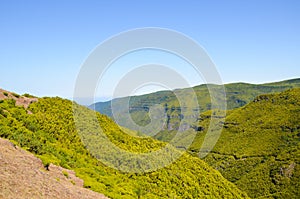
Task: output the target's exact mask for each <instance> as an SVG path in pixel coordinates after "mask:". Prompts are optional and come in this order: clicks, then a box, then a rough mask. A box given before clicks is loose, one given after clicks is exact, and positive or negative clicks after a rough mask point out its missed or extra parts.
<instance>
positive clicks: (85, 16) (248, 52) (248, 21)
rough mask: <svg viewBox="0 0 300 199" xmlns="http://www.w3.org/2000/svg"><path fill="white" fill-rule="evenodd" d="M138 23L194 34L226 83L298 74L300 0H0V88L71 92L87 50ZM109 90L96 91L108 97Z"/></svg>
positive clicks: (42, 93)
mask: <svg viewBox="0 0 300 199" xmlns="http://www.w3.org/2000/svg"><path fill="white" fill-rule="evenodd" d="M142 27H162V28H169V29H173V30H176V31H179V32H182V33H183V34H185V35H187V36H189V37H191V38H193V39H194V40H196V41H197V42H198V43H199V44H200V45H201V46H203V48H204V49H205V50H206V51H207V53H208V54H209V56H210V57H211V59H212V60H213V61H214V63H215V64H216V66H217V69H218V71H219V73H220V76H221V78H222V80H223V82H224V83H228V82H237V81H242V82H249V83H263V82H271V81H278V80H284V79H290V78H296V77H300V36H299V35H300V1H298V0H295V1H291V0H282V1H280V0H245V1H241V0H236V1H232V0H225V1H223V0H220V1H215V0H207V1H202V0H186V1H175V0H163V1H162V0H152V1H138V0H136V1H133V0H131V1H130V0H127V1H122V0H119V1H116V0H109V1H102V0H99V1H98V0H94V1H92V0H51V1H50V0H48V1H47V0H45V1H39V0H26V1H23V0H19V1H16V0H0V67H1V77H0V87H2V88H4V89H7V90H10V91H14V92H17V93H20V94H22V93H31V94H34V95H37V96H61V97H65V98H71V97H72V96H73V90H74V84H75V81H76V77H77V75H78V72H79V70H80V67H81V65H82V63H83V62H84V60H85V59H86V58H87V57H88V55H89V53H90V52H91V51H92V50H93V49H94V48H95V47H96V46H97V45H98V44H100V43H101V42H103V41H104V40H105V39H107V38H109V37H111V36H113V35H115V34H118V33H120V32H122V31H126V30H129V29H133V28H142ZM177 67H178V68H180V66H177ZM113 75H114V74H113V73H112V74H111V77H113ZM197 81H198V80H195V81H194V82H193V81H192V84H197V83H198V82H197ZM199 83H201V82H199ZM109 89H110V88H109V87H107V88H106V90H104V91H103V92H99V93H98V94H97V95H98V97H100V98H106V97H109V95H110V93H109V92H108V90H109Z"/></svg>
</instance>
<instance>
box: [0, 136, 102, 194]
mask: <svg viewBox="0 0 300 199" xmlns="http://www.w3.org/2000/svg"><path fill="white" fill-rule="evenodd" d="M0 181H1V183H0V198H3V199H16V198H23V199H25V198H31V199H35V198H37V199H38V198H57V199H58V198H61V199H67V198H69V199H84V198H95V199H96V198H98V199H104V198H106V197H105V196H104V195H102V194H99V193H96V192H93V191H91V190H88V189H85V188H83V181H82V180H81V179H79V178H77V177H76V176H75V175H74V172H72V171H70V170H67V169H63V168H61V167H57V166H54V165H50V166H49V167H48V170H46V169H45V168H44V165H43V164H42V161H41V160H39V159H38V158H36V157H34V156H33V155H32V154H30V153H29V152H26V151H24V150H22V149H20V148H19V147H17V146H15V145H14V144H13V143H11V142H9V141H8V140H4V139H1V138H0Z"/></svg>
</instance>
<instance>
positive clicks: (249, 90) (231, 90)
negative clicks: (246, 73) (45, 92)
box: [90, 79, 300, 140]
mask: <svg viewBox="0 0 300 199" xmlns="http://www.w3.org/2000/svg"><path fill="white" fill-rule="evenodd" d="M210 87H211V88H220V86H217V85H210ZM295 87H300V79H293V80H287V81H282V82H276V83H269V84H260V85H256V84H246V83H233V84H226V85H225V91H226V103H227V109H228V110H231V109H234V108H238V107H241V106H244V105H246V104H247V103H249V102H251V101H252V100H253V99H254V98H255V97H256V96H258V95H261V94H267V93H274V92H281V91H284V90H287V89H290V88H295ZM192 89H193V90H192ZM192 89H191V88H187V89H177V90H175V91H160V92H156V93H151V94H146V95H141V96H132V97H125V98H118V99H114V100H112V101H108V102H99V103H95V104H93V105H91V106H90V108H92V109H94V110H96V111H99V112H100V113H102V114H105V115H108V116H109V117H111V118H113V116H112V115H113V114H112V109H111V104H112V103H113V106H114V118H116V117H118V118H120V119H119V120H118V121H117V122H118V124H120V125H121V126H124V127H127V128H130V129H134V130H137V131H139V130H140V129H139V128H138V127H136V126H135V125H132V123H130V122H129V121H128V118H126V117H125V116H126V113H127V111H128V109H127V108H126V105H127V103H128V102H129V112H130V116H131V118H132V120H133V121H134V122H135V123H137V124H138V125H141V126H145V125H147V124H149V123H150V122H154V121H151V119H150V117H149V110H150V108H151V107H152V106H153V105H156V104H159V105H161V106H162V107H164V108H165V114H166V119H165V120H166V122H165V125H164V127H163V129H162V130H163V131H167V132H170V131H177V130H179V131H185V130H187V129H189V128H191V129H193V127H194V126H195V125H194V121H195V120H196V119H197V118H198V115H199V112H204V111H207V110H211V108H212V107H211V106H212V102H211V96H210V94H211V93H210V92H209V90H208V88H207V85H200V86H195V87H193V88H192ZM176 92H177V93H181V94H182V96H184V98H183V100H179V99H178V98H177V97H176ZM191 92H195V93H196V95H197V98H198V104H199V106H197V107H194V105H192V104H191V102H190V98H191V96H192V95H191ZM224 100H225V98H224ZM179 101H181V102H182V104H179ZM183 118H194V120H191V122H189V121H188V122H187V125H185V126H184V128H180V127H179V126H180V125H179V124H180V122H181V120H182V119H183ZM141 131H142V133H145V134H147V135H151V134H150V133H151V132H152V131H150V133H149V132H148V131H146V130H145V129H144V131H143V130H141ZM171 133H172V132H171ZM160 134H161V133H160ZM164 136H166V137H170V135H164ZM164 136H162V135H158V136H156V137H157V138H162V137H164ZM162 140H164V139H163V138H162Z"/></svg>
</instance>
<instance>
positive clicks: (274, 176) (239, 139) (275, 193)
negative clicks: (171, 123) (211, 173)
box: [189, 89, 300, 198]
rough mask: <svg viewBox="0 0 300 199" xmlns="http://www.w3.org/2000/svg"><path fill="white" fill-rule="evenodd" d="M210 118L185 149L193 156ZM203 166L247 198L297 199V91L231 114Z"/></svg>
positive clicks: (207, 117) (299, 132)
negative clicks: (228, 182)
mask: <svg viewBox="0 0 300 199" xmlns="http://www.w3.org/2000/svg"><path fill="white" fill-rule="evenodd" d="M215 115H218V114H217V111H216V114H215ZM210 117H211V113H210V112H207V113H206V114H203V115H202V116H201V121H200V122H199V127H201V129H202V130H203V131H201V132H199V133H198V134H197V136H196V139H195V140H194V143H193V144H192V146H191V147H190V149H189V150H190V152H191V153H194V155H197V154H198V152H199V149H200V146H201V144H202V142H203V139H204V136H205V134H206V129H207V126H208V123H209V120H210ZM216 128H219V127H218V126H217V127H216ZM204 160H205V161H206V162H207V163H209V164H210V165H211V166H213V167H214V168H215V169H217V170H219V171H220V172H221V173H222V174H223V176H224V177H225V178H227V179H228V180H230V181H231V182H233V183H235V184H236V185H237V186H238V187H239V188H240V189H242V190H244V191H246V192H247V193H248V194H249V196H250V197H253V198H300V89H292V90H288V91H285V92H282V93H278V94H268V95H260V96H258V97H256V98H255V99H254V101H253V102H251V103H249V104H248V105H246V106H244V107H241V108H238V109H235V110H232V111H230V112H229V113H228V116H227V117H226V122H225V124H224V129H223V132H222V135H221V137H220V138H219V140H218V142H217V144H216V146H215V147H214V149H213V151H212V152H211V153H210V154H209V155H208V156H207V157H205V159H204Z"/></svg>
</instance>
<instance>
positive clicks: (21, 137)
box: [0, 97, 247, 198]
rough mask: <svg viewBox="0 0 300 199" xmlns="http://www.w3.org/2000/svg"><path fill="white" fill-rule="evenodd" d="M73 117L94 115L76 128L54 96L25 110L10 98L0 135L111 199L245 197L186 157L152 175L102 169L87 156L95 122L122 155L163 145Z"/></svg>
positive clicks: (2, 107)
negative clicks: (73, 175) (118, 148)
mask: <svg viewBox="0 0 300 199" xmlns="http://www.w3.org/2000/svg"><path fill="white" fill-rule="evenodd" d="M75 114H83V116H84V115H85V114H96V118H97V120H96V121H92V122H91V121H90V120H87V123H84V122H81V123H79V125H78V124H77V126H76V125H75V123H74V115H73V104H72V102H71V101H69V100H64V99H61V98H58V97H56V98H47V97H46V98H41V99H39V100H38V102H34V103H32V104H31V105H30V106H29V108H28V109H25V108H24V107H19V106H15V101H14V100H12V99H6V100H2V101H1V103H0V136H1V137H3V138H7V139H9V140H11V141H13V142H14V143H15V144H17V145H19V146H21V147H23V148H25V149H27V150H28V151H30V152H32V153H34V154H35V155H36V156H38V157H39V158H41V159H42V161H43V163H44V164H45V166H46V167H47V166H48V165H49V164H50V163H54V164H57V165H60V166H62V167H65V168H68V169H72V170H74V171H75V172H76V175H77V176H79V177H80V178H82V179H83V180H84V185H85V187H87V188H91V189H92V190H94V191H98V192H101V193H103V194H105V195H107V196H108V197H111V198H247V195H246V194H245V193H243V192H241V191H240V190H239V189H238V188H236V186H235V185H234V184H232V183H231V182H229V181H227V180H226V179H224V178H223V177H222V176H221V174H220V173H219V172H218V171H215V170H214V169H212V168H211V167H209V166H208V165H207V164H206V163H205V162H203V161H202V160H200V159H198V158H196V157H192V156H190V155H188V154H183V155H182V156H181V157H180V158H179V159H178V160H177V161H176V162H175V163H173V164H171V165H168V166H167V167H165V168H163V169H159V170H157V171H154V172H147V173H141V174H134V173H121V172H120V171H118V170H115V169H112V168H110V167H107V166H105V165H104V164H103V163H101V162H100V161H98V160H97V159H96V158H95V156H97V155H101V153H99V151H97V150H95V151H96V153H95V151H93V149H95V147H97V145H96V142H95V140H97V130H98V129H97V128H98V127H97V126H98V125H96V123H98V124H100V126H101V128H102V130H103V133H104V134H105V135H106V136H107V137H108V138H109V139H110V140H111V142H113V143H114V144H115V145H117V146H119V147H120V148H123V149H124V150H127V151H132V152H147V151H151V150H156V149H157V148H159V147H162V146H165V143H162V142H159V141H155V140H153V139H152V138H149V137H137V136H134V135H135V133H130V134H131V135H128V134H126V133H124V131H122V130H121V129H120V128H119V127H118V126H117V125H116V124H115V123H114V122H112V120H111V119H109V118H108V117H107V116H103V115H100V114H99V113H94V112H93V111H91V110H89V109H87V108H85V107H82V106H79V105H75ZM95 125H96V126H95ZM76 127H77V128H76ZM125 131H129V130H125ZM132 135H133V136H132ZM93 140H94V141H93ZM89 144H91V146H88V145H89ZM101 144H102V143H98V146H99V145H101ZM88 149H89V150H88ZM100 152H101V151H100ZM103 152H105V151H103Z"/></svg>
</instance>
